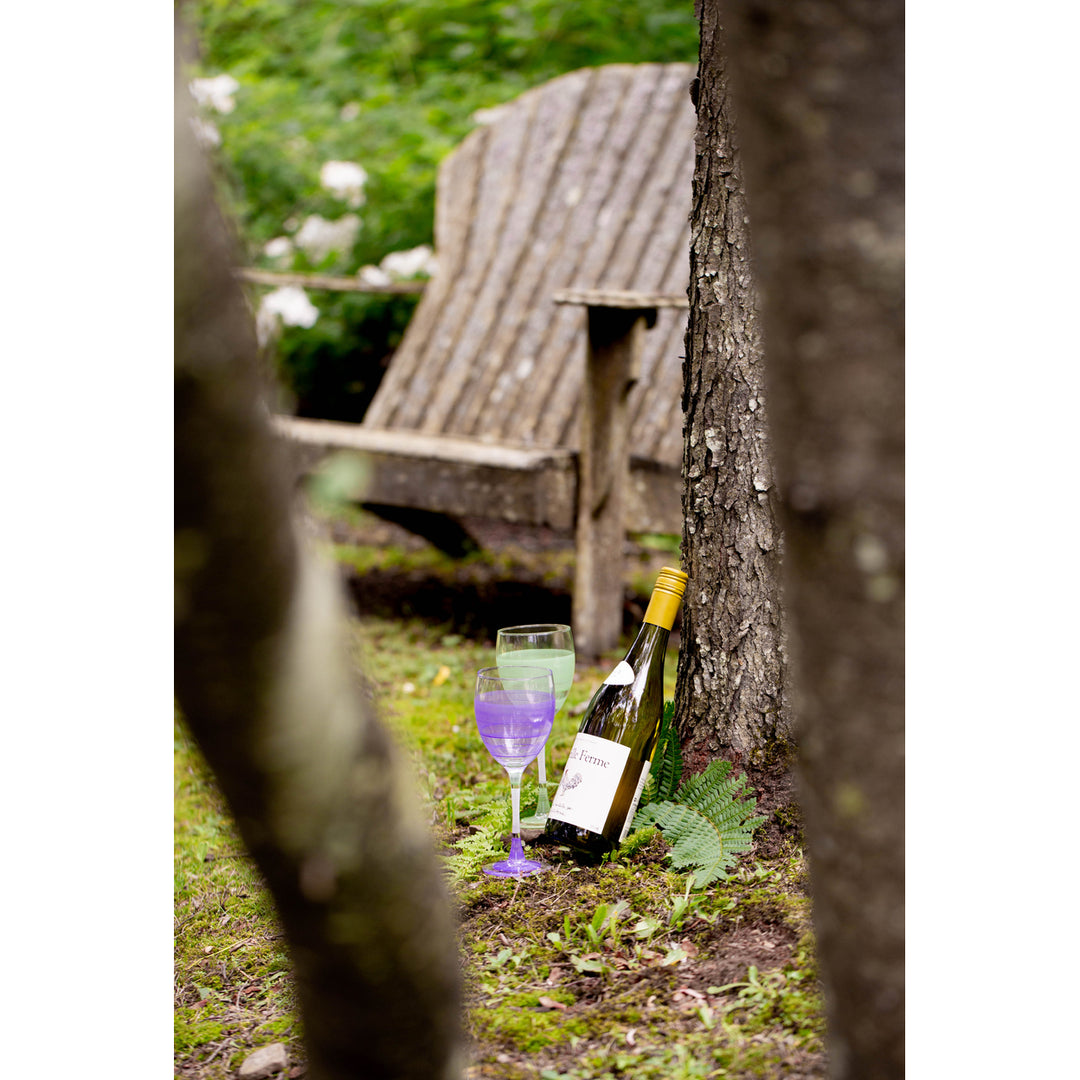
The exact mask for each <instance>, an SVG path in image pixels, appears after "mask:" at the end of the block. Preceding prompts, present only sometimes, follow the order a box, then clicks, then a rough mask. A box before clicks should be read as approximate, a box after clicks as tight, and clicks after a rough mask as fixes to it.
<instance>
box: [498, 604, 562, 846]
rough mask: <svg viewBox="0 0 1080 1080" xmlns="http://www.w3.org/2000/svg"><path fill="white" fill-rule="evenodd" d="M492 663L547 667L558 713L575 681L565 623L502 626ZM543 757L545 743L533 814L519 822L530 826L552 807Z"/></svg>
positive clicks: (538, 761) (539, 825) (544, 819)
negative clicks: (552, 682) (552, 684)
mask: <svg viewBox="0 0 1080 1080" xmlns="http://www.w3.org/2000/svg"><path fill="white" fill-rule="evenodd" d="M495 662H496V663H497V664H498V665H499V670H500V671H501V670H502V668H503V665H504V664H527V665H528V666H529V667H546V668H550V669H551V674H552V678H553V679H554V681H555V712H556V714H558V712H559V710H560V709H561V708H562V707H563V704H564V703H565V701H566V695H567V694H568V693H569V692H570V684H571V683H572V682H573V681H574V634H573V631H572V630H571V629H570V627H569V626H567V625H566V624H565V623H531V624H529V625H527V626H507V627H504V628H503V629H502V630H500V631H499V632H498V634H497V635H496V637H495ZM546 757H547V747H546V746H544V747H541V749H540V753H539V754H538V755H537V758H536V768H537V781H538V783H537V797H536V813H535V814H533V815H532V816H531V817H527V818H525V820H524V821H523V822H522V824H523V825H528V826H530V827H531V828H543V826H544V824H545V823H546V822H547V815H548V811H549V810H550V809H551V799H550V798H549V797H548V785H547V762H546Z"/></svg>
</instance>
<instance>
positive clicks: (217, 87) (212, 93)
mask: <svg viewBox="0 0 1080 1080" xmlns="http://www.w3.org/2000/svg"><path fill="white" fill-rule="evenodd" d="M189 85H190V88H191V96H192V97H193V98H194V99H195V100H196V101H197V102H198V103H199V104H200V105H202V106H207V105H208V106H209V107H210V108H211V109H215V110H216V111H217V112H221V113H230V112H232V111H233V109H235V108H236V102H235V101H233V94H235V93H236V91H237V90H239V89H240V84H239V83H238V82H237V81H236V80H235V79H234V78H233V77H232V76H231V75H215V76H214V77H213V78H212V79H192V81H191V83H190V84H189Z"/></svg>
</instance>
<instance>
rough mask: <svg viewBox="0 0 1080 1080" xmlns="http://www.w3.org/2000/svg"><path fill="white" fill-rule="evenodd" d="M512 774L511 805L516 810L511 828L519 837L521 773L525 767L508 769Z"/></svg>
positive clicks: (512, 834)
mask: <svg viewBox="0 0 1080 1080" xmlns="http://www.w3.org/2000/svg"><path fill="white" fill-rule="evenodd" d="M506 771H507V772H508V773H509V774H510V805H511V807H512V808H513V811H514V823H513V825H512V827H511V829H510V834H511V836H513V837H514V839H517V838H518V836H519V835H520V834H521V774H522V773H523V772H524V771H525V770H524V769H507V770H506Z"/></svg>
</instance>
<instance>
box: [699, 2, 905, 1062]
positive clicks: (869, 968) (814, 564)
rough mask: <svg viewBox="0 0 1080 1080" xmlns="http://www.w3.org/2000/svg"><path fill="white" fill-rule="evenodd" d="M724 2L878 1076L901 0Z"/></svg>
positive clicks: (863, 1056)
mask: <svg viewBox="0 0 1080 1080" xmlns="http://www.w3.org/2000/svg"><path fill="white" fill-rule="evenodd" d="M717 2H718V0H705V5H706V8H714V7H715V6H716V4H717ZM725 6H726V8H727V10H728V12H729V13H730V25H729V26H728V30H729V31H730V50H729V56H730V57H731V61H732V92H733V96H734V97H735V100H736V103H737V106H738V110H739V122H740V131H741V137H742V141H743V146H744V150H745V161H746V173H747V190H748V195H749V204H750V210H751V214H752V219H753V225H754V250H755V259H756V264H755V265H756V270H757V275H758V276H757V280H758V282H759V285H760V286H761V288H762V297H763V303H762V314H763V319H764V320H765V329H766V336H767V342H768V348H767V363H768V372H767V376H768V383H769V388H770V402H771V405H772V421H773V430H774V440H775V446H776V455H777V456H776V463H777V472H778V476H779V479H780V483H781V488H782V490H783V493H784V518H783V527H784V536H785V568H786V570H787V576H786V580H785V596H786V601H787V602H786V611H787V614H788V616H789V619H790V622H789V628H790V635H791V652H792V661H793V669H792V671H793V677H792V687H793V699H794V705H795V711H796V713H797V716H798V719H799V726H798V730H797V738H798V742H799V746H800V750H801V755H802V759H803V761H802V769H801V776H802V791H801V803H802V807H803V810H804V814H805V823H806V832H807V839H808V845H809V850H810V865H811V875H812V883H813V890H814V920H815V927H816V931H817V938H818V945H819V950H820V957H821V966H822V973H823V976H824V979H825V984H826V988H827V995H828V1019H829V1032H830V1035H829V1048H830V1056H831V1068H832V1074H833V1076H835V1077H837V1078H855V1077H858V1078H860V1080H865V1078H877V1077H881V1078H893V1077H899V1076H902V1075H903V1068H904V1064H903V1062H904V1058H903V1050H904V1045H903V1040H904V1028H903V1009H904V973H903V962H904V944H903V929H904V766H903V705H904V686H903V664H904V636H903V580H904V506H903V483H904V441H903V440H904V426H903V425H904V410H903V379H904V373H903V328H904V322H903V196H904V190H903V135H904V106H903V90H904V40H903V35H904V23H903V19H904V9H903V5H902V3H900V2H899V0H802V2H800V3H798V4H792V3H789V2H788V0H729V3H728V4H726V5H725Z"/></svg>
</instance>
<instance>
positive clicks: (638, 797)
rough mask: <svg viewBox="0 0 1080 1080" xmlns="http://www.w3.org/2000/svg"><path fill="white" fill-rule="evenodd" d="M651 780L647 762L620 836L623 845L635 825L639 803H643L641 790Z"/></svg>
mask: <svg viewBox="0 0 1080 1080" xmlns="http://www.w3.org/2000/svg"><path fill="white" fill-rule="evenodd" d="M648 779H649V762H647V761H646V762H645V766H644V768H643V769H642V770H641V776H640V777H639V778H638V782H637V791H635V792H634V798H633V799H632V800H631V802H630V813H629V814H627V815H626V821H625V822H624V823H623V827H622V832H621V833H620V834H619V843H620V844H621V843H622V842H623V841H624V840H625V839H626V834H627V833H628V832H629V831H630V826H631V825H633V823H634V815H635V814H636V813H637V808H638V803H639V802H640V801H641V789H642V788H643V787H644V786H645V781H646V780H648Z"/></svg>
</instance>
